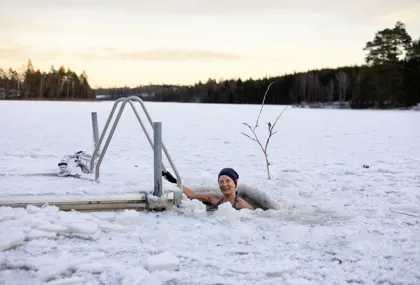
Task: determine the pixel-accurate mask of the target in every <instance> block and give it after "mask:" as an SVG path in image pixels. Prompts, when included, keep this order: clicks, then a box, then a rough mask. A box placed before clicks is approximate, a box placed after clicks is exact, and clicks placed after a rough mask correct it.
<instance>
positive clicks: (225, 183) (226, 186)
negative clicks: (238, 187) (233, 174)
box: [219, 175, 235, 195]
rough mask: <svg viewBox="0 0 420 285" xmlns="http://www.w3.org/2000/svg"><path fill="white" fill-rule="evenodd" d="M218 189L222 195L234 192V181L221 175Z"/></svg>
mask: <svg viewBox="0 0 420 285" xmlns="http://www.w3.org/2000/svg"><path fill="white" fill-rule="evenodd" d="M219 189H220V191H221V192H222V193H223V194H224V195H228V194H230V193H232V192H235V182H234V181H233V180H232V178H230V177H229V176H226V175H222V176H220V177H219Z"/></svg>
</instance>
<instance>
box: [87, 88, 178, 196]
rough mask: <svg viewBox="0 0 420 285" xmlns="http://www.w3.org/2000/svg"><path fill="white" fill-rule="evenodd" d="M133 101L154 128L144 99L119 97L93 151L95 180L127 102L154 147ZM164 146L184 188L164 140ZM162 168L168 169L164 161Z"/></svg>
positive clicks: (92, 160)
mask: <svg viewBox="0 0 420 285" xmlns="http://www.w3.org/2000/svg"><path fill="white" fill-rule="evenodd" d="M132 101H136V102H139V103H140V105H141V107H142V108H143V111H144V113H145V114H146V117H147V119H148V121H149V123H150V125H151V126H152V128H153V121H152V119H151V118H150V115H149V113H148V112H147V110H146V107H145V105H144V102H143V100H141V99H140V98H139V97H137V96H129V97H122V98H119V99H118V100H116V101H115V103H114V106H113V107H112V110H111V113H110V114H109V116H108V120H107V121H106V124H105V127H104V129H103V131H102V133H101V137H100V138H99V141H98V142H97V144H96V146H95V151H94V152H93V154H92V159H91V161H90V171H91V172H93V168H95V181H96V182H98V181H99V170H100V166H101V163H102V160H103V158H104V156H105V153H106V150H107V149H108V146H109V143H110V142H111V139H112V136H113V135H114V132H115V129H116V127H117V125H118V122H119V120H120V118H121V115H122V113H123V111H124V108H125V105H126V104H127V102H128V103H130V105H131V108H132V109H133V111H134V113H135V115H136V117H137V120H138V121H139V123H140V125H141V127H142V129H143V131H144V133H145V134H146V137H147V139H148V141H149V143H150V146H151V147H152V149H153V147H154V144H153V142H152V139H151V138H150V135H149V133H148V131H147V130H146V128H145V126H144V124H143V122H142V120H141V118H140V116H139V114H138V112H137V110H136V108H135V107H134V104H133V102H132ZM120 102H122V105H121V108H120V110H119V112H118V114H117V117H116V119H115V121H114V124H113V126H112V129H111V132H110V133H109V135H108V138H107V140H106V141H105V145H104V148H103V150H102V152H101V153H100V155H99V159H98V162H97V163H96V167H95V158H96V157H97V156H98V153H99V149H100V147H101V144H102V141H103V140H104V138H105V134H106V131H107V129H108V126H109V124H110V122H111V119H112V117H113V115H114V113H115V109H116V108H117V106H118V104H119V103H120ZM162 148H163V151H164V152H165V155H166V158H167V159H168V161H169V163H170V165H171V167H172V169H173V170H174V172H175V175H176V178H177V186H178V187H179V188H181V189H182V180H181V176H180V175H179V172H178V170H177V168H176V166H175V164H174V163H173V161H172V158H171V156H170V155H169V152H168V150H167V149H166V147H165V145H164V143H163V142H162ZM162 170H163V171H164V172H167V170H166V168H165V166H164V164H163V163H162Z"/></svg>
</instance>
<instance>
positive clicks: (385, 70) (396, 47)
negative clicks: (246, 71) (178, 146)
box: [95, 22, 420, 108]
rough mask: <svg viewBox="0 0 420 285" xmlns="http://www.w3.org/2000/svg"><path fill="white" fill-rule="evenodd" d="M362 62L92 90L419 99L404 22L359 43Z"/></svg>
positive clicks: (414, 43) (419, 51)
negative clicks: (276, 73)
mask: <svg viewBox="0 0 420 285" xmlns="http://www.w3.org/2000/svg"><path fill="white" fill-rule="evenodd" d="M363 50H365V51H367V56H366V59H365V61H366V62H365V64H363V65H361V66H346V67H340V68H335V69H320V70H310V71H308V72H303V73H292V74H286V75H284V76H278V77H270V78H263V79H252V78H250V79H247V80H241V79H237V80H220V81H216V80H213V79H209V80H208V81H207V82H204V83H202V82H199V83H197V84H194V85H193V86H171V85H149V86H139V87H135V88H129V87H124V88H109V89H103V88H101V89H97V90H95V93H96V94H101V95H105V94H106V95H108V97H107V98H105V99H109V100H115V99H117V98H119V97H125V96H130V95H137V96H140V97H141V98H142V99H144V100H147V101H161V102H165V101H166V102H199V103H235V104H260V103H261V100H262V96H263V94H264V93H265V91H266V89H267V86H268V85H269V84H270V83H271V82H273V81H274V82H275V83H274V84H273V85H272V86H271V88H270V92H269V93H268V94H267V98H266V103H267V104H311V103H328V102H338V103H347V105H349V106H351V107H352V108H372V107H378V108H395V107H408V106H412V105H414V104H416V103H419V102H420V38H419V39H417V40H412V38H411V36H410V35H408V33H407V31H406V29H405V26H404V24H403V23H401V22H397V23H396V25H395V27H393V28H392V29H389V28H387V29H384V30H382V31H378V32H377V33H376V34H375V37H374V39H373V40H372V41H370V42H367V43H366V46H365V47H364V49H363Z"/></svg>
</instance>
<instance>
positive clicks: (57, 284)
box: [48, 277, 85, 285]
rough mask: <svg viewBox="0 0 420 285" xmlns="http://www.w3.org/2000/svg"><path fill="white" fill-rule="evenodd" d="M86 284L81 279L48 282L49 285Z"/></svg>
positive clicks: (73, 278)
mask: <svg viewBox="0 0 420 285" xmlns="http://www.w3.org/2000/svg"><path fill="white" fill-rule="evenodd" d="M82 284H85V280H84V279H83V278H81V277H71V278H64V279H60V280H56V281H52V282H48V285H82Z"/></svg>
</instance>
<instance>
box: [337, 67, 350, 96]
mask: <svg viewBox="0 0 420 285" xmlns="http://www.w3.org/2000/svg"><path fill="white" fill-rule="evenodd" d="M335 77H336V78H337V82H338V94H339V101H340V102H344V101H346V93H347V89H348V87H349V84H350V80H349V76H348V74H347V73H345V72H344V71H339V72H338V73H336V74H335Z"/></svg>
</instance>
